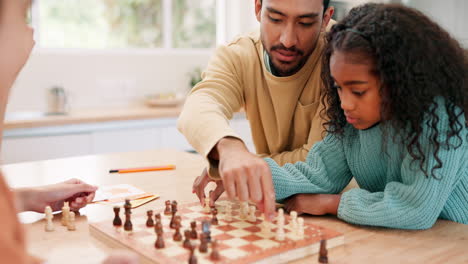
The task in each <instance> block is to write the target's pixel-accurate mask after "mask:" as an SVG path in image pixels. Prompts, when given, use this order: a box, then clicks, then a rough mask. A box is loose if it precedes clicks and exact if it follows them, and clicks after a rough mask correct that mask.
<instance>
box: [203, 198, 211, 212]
mask: <svg viewBox="0 0 468 264" xmlns="http://www.w3.org/2000/svg"><path fill="white" fill-rule="evenodd" d="M204 209H205V213H208V214H209V213H211V208H210V197H209V196H207V197H206V198H205V208H204Z"/></svg>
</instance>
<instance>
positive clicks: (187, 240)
mask: <svg viewBox="0 0 468 264" xmlns="http://www.w3.org/2000/svg"><path fill="white" fill-rule="evenodd" d="M184 237H185V239H184V243H183V244H182V245H183V247H184V248H186V249H190V248H191V247H192V244H191V243H190V230H188V229H186V230H185V231H184Z"/></svg>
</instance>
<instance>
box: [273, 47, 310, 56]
mask: <svg viewBox="0 0 468 264" xmlns="http://www.w3.org/2000/svg"><path fill="white" fill-rule="evenodd" d="M275 50H284V51H288V52H295V53H297V54H299V55H304V52H303V51H302V50H300V49H298V48H296V46H292V47H290V48H286V47H285V46H283V45H282V44H279V45H276V46H273V47H271V51H275Z"/></svg>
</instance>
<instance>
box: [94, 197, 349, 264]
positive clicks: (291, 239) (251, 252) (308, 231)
mask: <svg viewBox="0 0 468 264" xmlns="http://www.w3.org/2000/svg"><path fill="white" fill-rule="evenodd" d="M227 203H231V202H230V201H227V200H220V201H217V202H216V208H217V209H218V221H219V224H218V225H212V226H211V229H210V231H211V237H212V239H216V240H218V242H219V243H218V252H219V253H220V255H221V259H220V260H219V261H217V262H216V263H268V264H271V263H286V262H289V261H292V260H296V259H300V258H304V257H306V256H308V255H312V254H316V253H317V252H318V250H319V248H320V245H319V244H320V240H321V239H326V240H327V247H328V248H331V247H336V246H339V245H342V244H343V243H344V241H343V235H342V234H341V233H339V232H336V231H334V230H331V229H328V228H324V227H320V226H317V225H314V224H311V223H308V222H306V223H304V236H303V237H299V236H298V235H296V234H295V232H293V231H292V229H291V226H290V225H289V216H288V215H285V229H284V230H285V240H283V241H277V240H276V239H275V231H276V228H272V231H271V232H270V233H263V232H261V228H260V224H261V223H262V221H263V217H262V216H261V213H260V212H259V211H257V212H256V215H257V221H256V222H249V221H247V219H241V218H240V214H239V209H240V206H239V205H238V204H236V203H231V204H232V206H231V208H232V221H227V220H226V219H225V217H224V216H225V207H226V204H227ZM135 211H136V210H134V211H133V214H132V223H133V232H132V233H130V234H129V233H127V232H125V231H123V230H122V229H116V228H115V227H114V226H113V225H112V219H109V220H107V221H103V222H97V223H91V224H90V233H91V234H92V235H93V236H95V237H96V238H98V239H99V240H101V241H103V242H104V243H106V244H108V245H109V246H111V247H115V248H127V249H131V250H133V251H135V252H136V253H138V254H140V256H141V257H142V260H143V263H187V261H188V258H189V255H190V252H189V251H188V250H187V249H185V248H183V247H182V242H175V241H173V239H172V236H173V234H174V230H173V229H170V228H169V222H170V218H171V216H165V215H163V214H162V213H163V209H159V210H156V212H161V215H162V224H163V228H164V242H165V248H162V249H156V248H155V247H154V244H155V241H156V234H155V231H154V228H149V227H146V219H147V217H146V212H140V213H137V212H135ZM153 211H154V210H153ZM178 215H180V216H181V217H182V228H181V230H180V231H181V233H182V234H183V231H184V230H185V229H190V222H191V221H197V231H198V234H200V233H201V221H202V220H210V219H211V215H210V214H209V213H207V212H205V211H204V209H203V208H202V207H201V206H200V205H199V204H198V203H192V204H181V205H179V206H178ZM273 224H275V225H276V221H274V222H273ZM275 225H273V227H274V226H275ZM191 242H192V244H195V245H198V244H199V240H192V241H191ZM210 252H211V249H209V251H208V253H201V252H198V250H195V255H196V256H197V259H198V263H200V264H203V263H213V261H211V260H210V257H209V256H210Z"/></svg>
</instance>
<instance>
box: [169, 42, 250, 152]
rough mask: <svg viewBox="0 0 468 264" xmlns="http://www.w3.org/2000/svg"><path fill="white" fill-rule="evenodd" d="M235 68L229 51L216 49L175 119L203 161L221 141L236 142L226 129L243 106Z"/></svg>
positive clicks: (232, 133)
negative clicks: (230, 140) (229, 138)
mask: <svg viewBox="0 0 468 264" xmlns="http://www.w3.org/2000/svg"><path fill="white" fill-rule="evenodd" d="M238 67H240V65H238V58H237V57H236V55H235V54H234V53H233V52H232V51H231V50H230V47H224V46H222V47H220V48H218V50H217V51H216V54H215V55H214V57H213V58H212V59H211V61H210V63H209V65H208V67H207V69H206V70H205V71H204V72H203V74H202V79H203V80H202V81H201V82H200V83H198V84H197V85H196V86H195V87H194V88H193V90H192V91H191V93H190V95H189V96H188V98H187V100H186V102H185V105H184V108H183V110H182V113H181V114H180V116H179V120H178V123H177V126H178V129H179V131H180V132H181V133H182V134H184V136H185V137H186V138H187V140H188V142H189V143H190V144H191V145H192V146H193V147H194V148H195V150H196V151H197V152H198V153H200V154H201V155H203V156H205V157H208V154H209V153H210V152H211V151H212V150H213V148H214V147H215V145H216V144H217V143H218V142H219V140H221V139H222V138H225V137H234V138H238V139H240V137H239V136H238V135H237V133H236V132H235V131H234V130H233V129H232V128H231V127H230V126H229V120H230V119H231V118H232V116H233V114H234V113H235V112H237V111H239V110H240V108H241V107H242V105H243V102H244V98H243V87H242V83H241V81H240V80H241V76H239V73H238V72H239V71H237V68H238Z"/></svg>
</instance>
